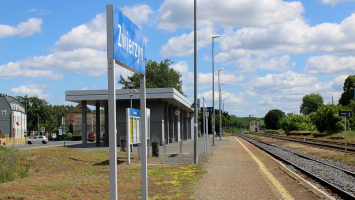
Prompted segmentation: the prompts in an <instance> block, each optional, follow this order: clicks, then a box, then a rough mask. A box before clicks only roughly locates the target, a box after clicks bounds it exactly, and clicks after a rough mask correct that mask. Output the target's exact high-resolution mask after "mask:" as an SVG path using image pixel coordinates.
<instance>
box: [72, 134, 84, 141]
mask: <svg viewBox="0 0 355 200" xmlns="http://www.w3.org/2000/svg"><path fill="white" fill-rule="evenodd" d="M82 139H83V137H82V136H81V135H73V137H72V140H74V141H80V140H82Z"/></svg>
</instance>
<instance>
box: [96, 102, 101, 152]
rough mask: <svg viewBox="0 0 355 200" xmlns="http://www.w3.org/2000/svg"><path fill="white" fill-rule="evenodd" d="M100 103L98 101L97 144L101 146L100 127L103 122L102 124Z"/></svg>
mask: <svg viewBox="0 0 355 200" xmlns="http://www.w3.org/2000/svg"><path fill="white" fill-rule="evenodd" d="M100 115H101V113H100V103H99V102H97V103H96V146H97V147H99V146H101V145H100V143H101V140H100V127H101V124H100Z"/></svg>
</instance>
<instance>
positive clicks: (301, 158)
mask: <svg viewBox="0 0 355 200" xmlns="http://www.w3.org/2000/svg"><path fill="white" fill-rule="evenodd" d="M239 137H241V138H243V139H245V140H247V141H249V142H250V143H252V144H254V145H255V146H258V147H259V148H261V149H264V150H265V151H267V152H269V153H271V154H274V155H276V156H278V157H281V158H282V159H284V160H286V161H287V162H289V163H291V164H293V165H295V166H298V167H299V168H301V169H302V170H304V171H306V172H307V173H310V174H312V175H314V176H316V177H318V178H320V179H322V180H324V181H326V182H328V183H330V184H332V185H334V186H336V187H337V188H338V189H342V190H344V191H346V192H348V193H349V194H350V195H352V196H353V197H354V198H355V177H354V176H352V175H349V174H348V173H345V172H344V171H343V170H341V169H346V170H348V171H352V172H355V169H354V168H353V167H350V166H346V165H344V164H341V163H337V162H333V161H330V160H326V159H322V158H319V157H315V156H311V155H308V154H305V153H303V152H299V151H296V150H293V149H289V148H286V147H282V146H278V145H275V144H273V145H270V144H265V143H262V142H259V141H256V140H254V139H253V138H251V137H248V136H243V135H239ZM329 165H334V166H337V167H338V168H340V169H336V168H334V167H332V166H329Z"/></svg>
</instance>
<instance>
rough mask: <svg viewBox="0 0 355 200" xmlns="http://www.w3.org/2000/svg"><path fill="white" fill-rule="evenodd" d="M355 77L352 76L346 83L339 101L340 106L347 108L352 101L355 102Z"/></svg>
mask: <svg viewBox="0 0 355 200" xmlns="http://www.w3.org/2000/svg"><path fill="white" fill-rule="evenodd" d="M354 88H355V75H350V76H348V78H346V79H345V81H344V87H343V91H344V92H343V93H342V94H341V97H340V99H339V104H340V105H342V106H347V105H348V104H349V103H350V100H354V97H355V96H354Z"/></svg>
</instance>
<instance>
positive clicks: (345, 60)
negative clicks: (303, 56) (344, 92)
mask: <svg viewBox="0 0 355 200" xmlns="http://www.w3.org/2000/svg"><path fill="white" fill-rule="evenodd" d="M305 70H306V71H308V72H309V73H310V74H327V75H340V74H355V57H354V56H346V57H337V56H333V55H323V56H314V57H310V58H309V59H308V62H307V65H306V68H305Z"/></svg>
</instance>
